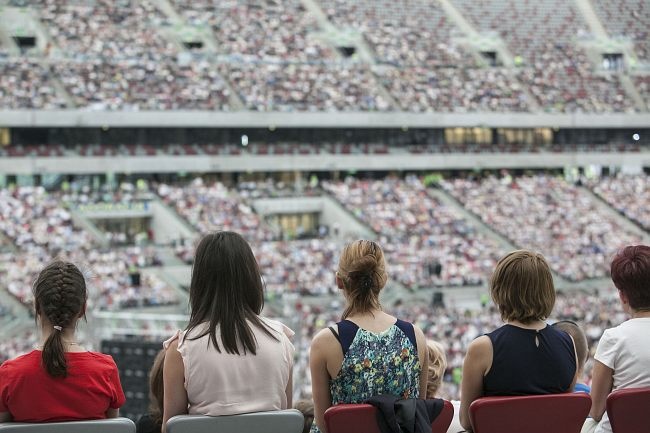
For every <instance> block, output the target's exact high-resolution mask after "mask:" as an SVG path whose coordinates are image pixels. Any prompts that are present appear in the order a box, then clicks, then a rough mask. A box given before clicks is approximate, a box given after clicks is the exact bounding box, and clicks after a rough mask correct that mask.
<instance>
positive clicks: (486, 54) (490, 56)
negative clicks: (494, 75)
mask: <svg viewBox="0 0 650 433" xmlns="http://www.w3.org/2000/svg"><path fill="white" fill-rule="evenodd" d="M481 56H482V57H483V59H484V60H485V61H486V62H487V64H488V65H489V66H499V59H498V57H497V53H496V51H481Z"/></svg>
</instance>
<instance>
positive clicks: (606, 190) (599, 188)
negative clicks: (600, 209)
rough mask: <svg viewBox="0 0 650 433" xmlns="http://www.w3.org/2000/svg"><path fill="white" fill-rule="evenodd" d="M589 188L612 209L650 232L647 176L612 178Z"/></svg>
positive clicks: (594, 183) (649, 200)
mask: <svg viewBox="0 0 650 433" xmlns="http://www.w3.org/2000/svg"><path fill="white" fill-rule="evenodd" d="M589 186H590V187H591V188H592V189H593V191H594V192H595V193H596V194H598V195H599V196H600V197H602V198H603V199H604V200H605V201H606V202H607V203H608V204H609V205H610V206H611V207H613V208H614V209H616V210H618V211H619V212H621V213H622V214H623V215H625V216H626V217H628V218H629V219H631V220H633V221H636V222H637V223H638V224H639V225H641V226H642V227H643V228H644V229H646V230H650V183H649V182H648V176H646V175H634V176H632V175H619V176H610V177H605V178H602V179H599V180H597V181H592V182H590V183H589Z"/></svg>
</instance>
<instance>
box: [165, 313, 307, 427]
mask: <svg viewBox="0 0 650 433" xmlns="http://www.w3.org/2000/svg"><path fill="white" fill-rule="evenodd" d="M260 319H262V321H263V322H264V323H266V324H267V325H268V326H269V328H270V329H271V332H272V333H273V334H275V335H276V337H277V340H274V339H273V338H271V337H270V336H268V335H267V334H266V333H264V331H262V330H261V329H259V328H258V327H257V326H254V325H253V324H251V323H250V322H249V325H250V327H251V330H252V332H253V335H255V339H256V340H257V354H256V355H253V354H251V353H248V352H247V353H246V354H245V355H243V350H242V349H240V353H242V355H237V354H230V353H226V351H225V349H224V348H223V343H222V342H221V335H220V332H219V327H217V333H216V337H217V342H218V344H219V348H220V350H221V353H219V352H217V351H216V350H215V348H214V346H213V345H212V342H210V336H209V334H207V335H205V336H203V337H201V338H198V339H196V340H190V339H188V338H186V337H187V336H186V335H185V334H186V332H180V333H178V334H177V336H178V338H179V342H178V351H179V352H180V354H181V357H182V358H183V367H184V370H185V389H186V390H187V398H188V403H189V411H188V413H189V414H190V415H210V416H219V415H234V414H239V413H248V412H262V411H270V410H282V409H287V396H286V388H287V384H288V383H289V375H290V374H291V372H292V367H293V353H294V347H293V345H292V344H291V342H290V341H289V337H292V336H293V335H294V332H293V331H292V330H291V329H289V328H288V327H286V326H285V325H283V324H282V323H280V322H277V321H274V320H270V319H267V318H264V317H260ZM207 326H208V324H207V323H206V324H204V325H203V327H200V328H196V329H194V330H192V331H191V333H190V335H189V336H190V337H191V336H192V335H200V334H201V332H202V331H203V330H205V329H206V327H207ZM174 338H175V337H174ZM174 338H172V339H170V340H169V341H167V342H165V343H166V344H168V343H169V342H170V341H172V340H173V339H174ZM208 342H210V343H209V344H208Z"/></svg>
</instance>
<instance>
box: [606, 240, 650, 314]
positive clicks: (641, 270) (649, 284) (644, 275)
mask: <svg viewBox="0 0 650 433" xmlns="http://www.w3.org/2000/svg"><path fill="white" fill-rule="evenodd" d="M610 273H611V275H612V281H613V282H614V285H615V286H616V288H617V289H618V290H620V291H621V292H623V293H625V296H626V297H627V300H628V303H629V304H630V307H632V308H633V309H634V310H638V311H647V310H650V247H649V246H647V245H630V246H627V247H625V248H623V249H621V250H620V251H619V252H618V253H617V254H616V256H614V259H613V260H612V264H611V267H610Z"/></svg>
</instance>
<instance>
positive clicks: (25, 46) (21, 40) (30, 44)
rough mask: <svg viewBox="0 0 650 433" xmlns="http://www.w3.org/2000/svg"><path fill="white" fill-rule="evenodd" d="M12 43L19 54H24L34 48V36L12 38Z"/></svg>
mask: <svg viewBox="0 0 650 433" xmlns="http://www.w3.org/2000/svg"><path fill="white" fill-rule="evenodd" d="M14 42H16V45H18V48H19V49H20V52H22V53H24V52H25V51H27V50H31V49H32V48H34V47H35V46H36V36H14Z"/></svg>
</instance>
